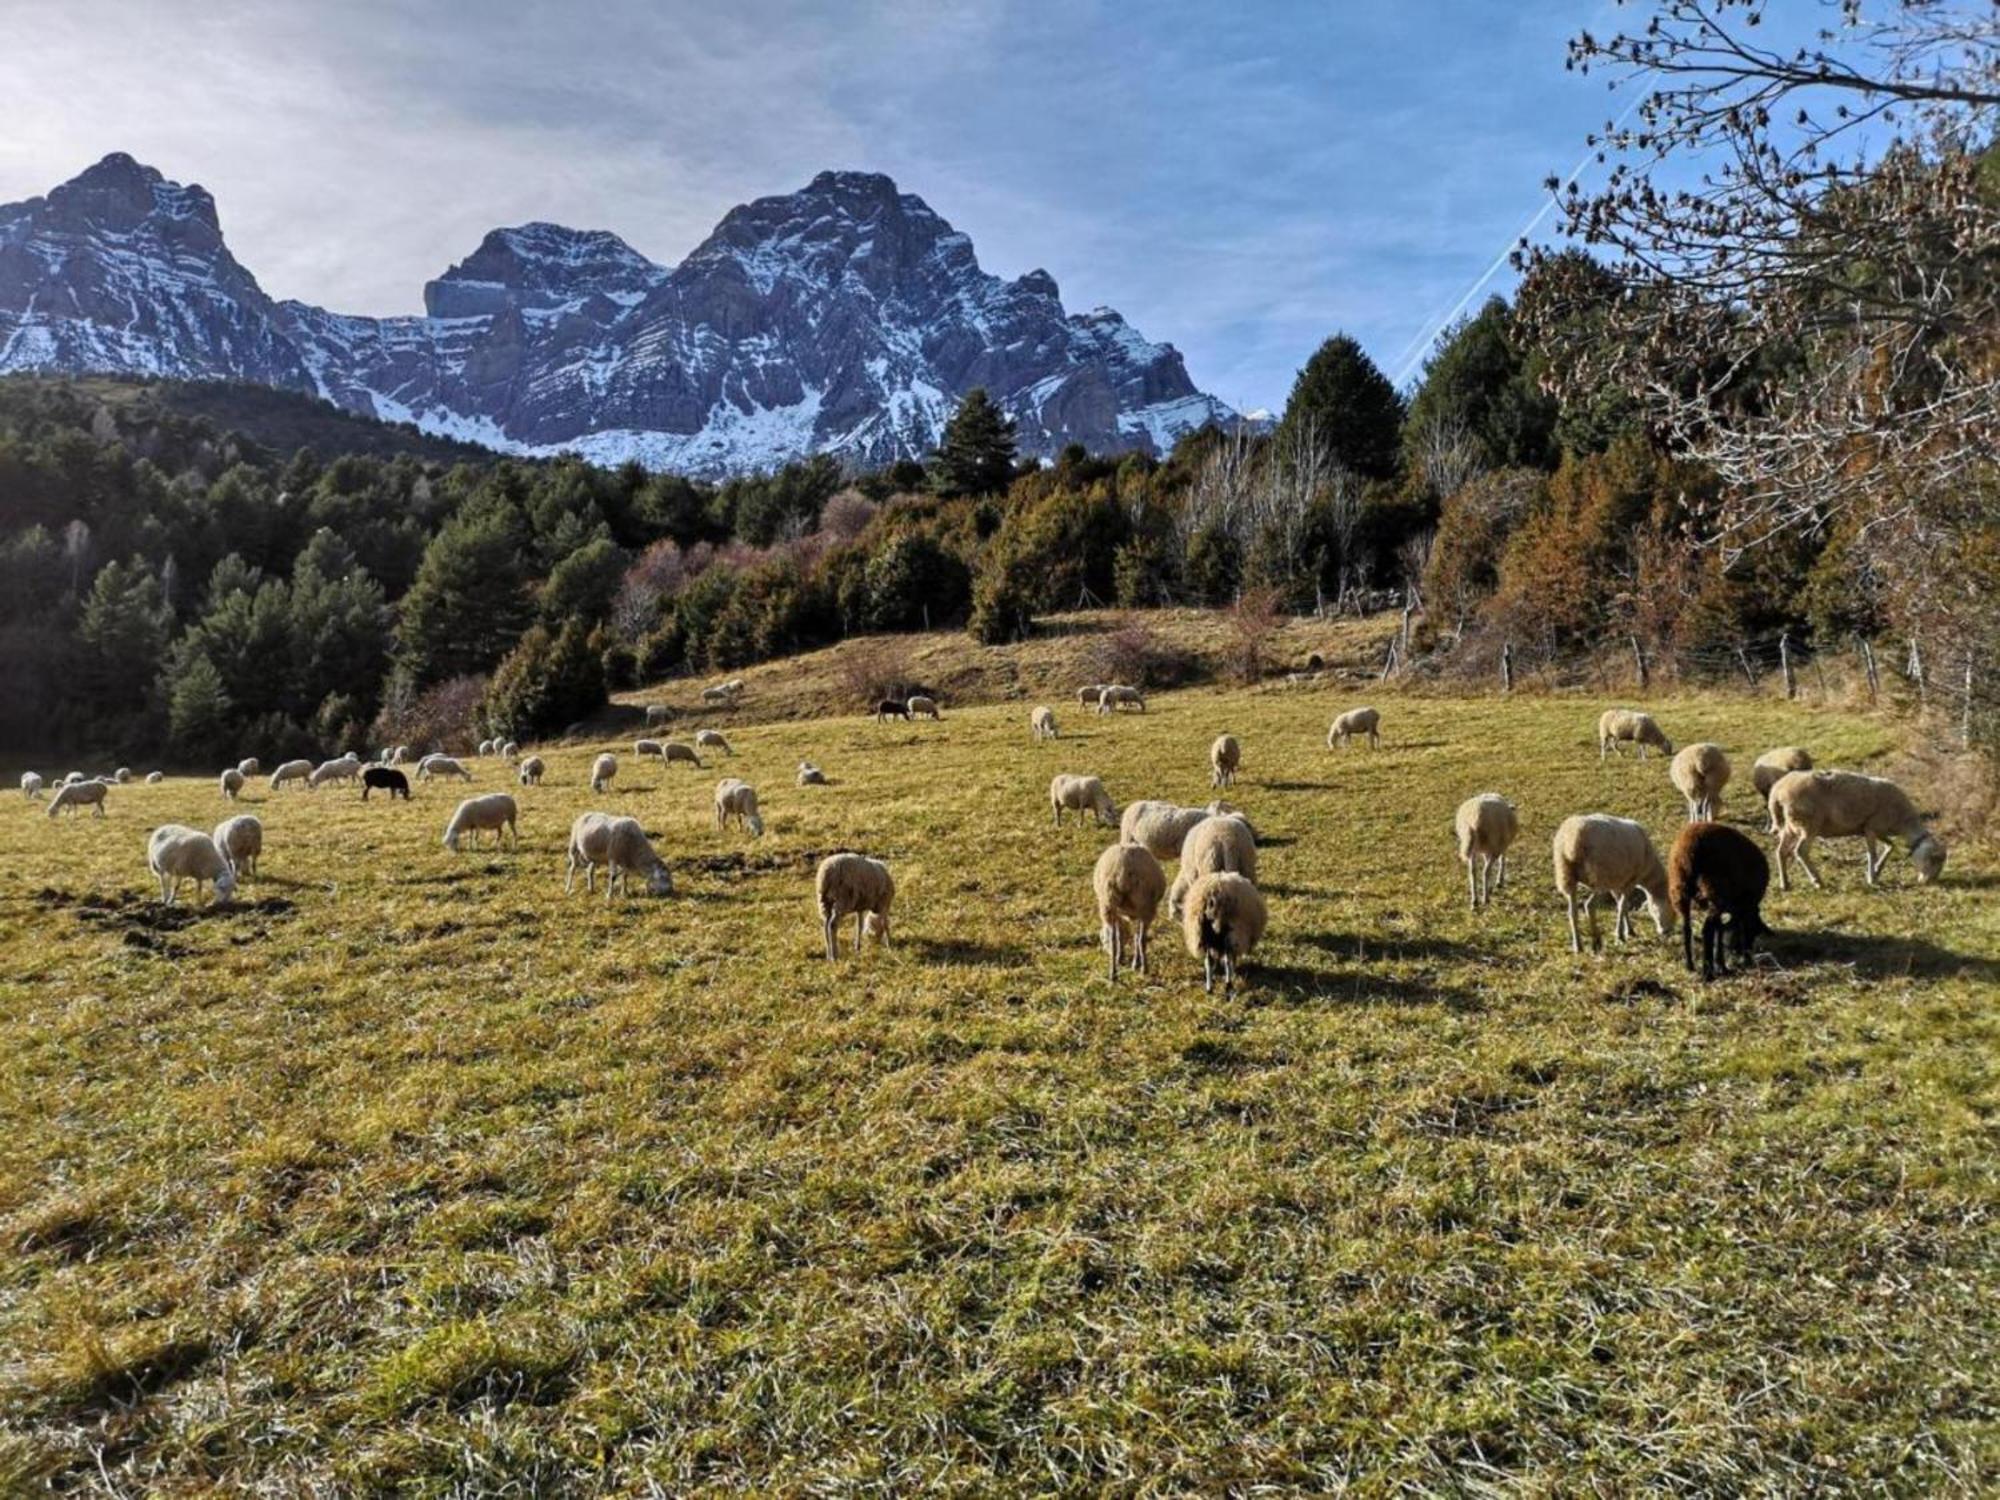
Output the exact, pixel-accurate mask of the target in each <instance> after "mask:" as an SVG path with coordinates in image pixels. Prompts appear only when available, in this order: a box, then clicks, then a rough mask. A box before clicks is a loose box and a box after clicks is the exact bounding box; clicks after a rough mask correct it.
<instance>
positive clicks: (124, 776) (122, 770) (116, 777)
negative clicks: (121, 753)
mask: <svg viewBox="0 0 2000 1500" xmlns="http://www.w3.org/2000/svg"><path fill="white" fill-rule="evenodd" d="M111 779H112V780H113V781H114V782H116V783H117V784H118V785H119V786H123V785H125V783H126V782H128V781H130V780H131V779H132V768H131V767H130V766H120V767H119V768H118V769H117V770H115V771H113V772H112V773H111Z"/></svg>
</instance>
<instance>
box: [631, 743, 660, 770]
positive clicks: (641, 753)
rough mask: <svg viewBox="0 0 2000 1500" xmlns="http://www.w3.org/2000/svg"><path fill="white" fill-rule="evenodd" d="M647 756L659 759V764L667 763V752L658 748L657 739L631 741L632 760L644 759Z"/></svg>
mask: <svg viewBox="0 0 2000 1500" xmlns="http://www.w3.org/2000/svg"><path fill="white" fill-rule="evenodd" d="M648 756H651V757H652V758H653V759H655V760H657V761H659V762H660V764H661V765H665V764H666V763H667V752H666V751H664V750H662V749H661V748H660V742H659V741H658V740H634V741H632V758H633V759H634V760H645V759H646V758H647V757H648Z"/></svg>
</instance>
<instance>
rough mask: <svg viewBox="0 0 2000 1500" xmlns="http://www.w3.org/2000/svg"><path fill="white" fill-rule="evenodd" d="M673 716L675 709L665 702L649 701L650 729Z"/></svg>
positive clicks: (647, 712)
mask: <svg viewBox="0 0 2000 1500" xmlns="http://www.w3.org/2000/svg"><path fill="white" fill-rule="evenodd" d="M673 716H674V711H673V710H672V709H671V708H668V707H667V705H666V704H664V703H648V704H647V705H646V727H647V728H648V729H651V728H652V727H653V726H654V725H655V724H665V723H667V722H668V721H670V720H671V719H672V718H673Z"/></svg>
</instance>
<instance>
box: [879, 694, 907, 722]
mask: <svg viewBox="0 0 2000 1500" xmlns="http://www.w3.org/2000/svg"><path fill="white" fill-rule="evenodd" d="M909 718H910V708H909V705H908V704H906V703H903V702H900V701H898V700H897V699H895V698H884V699H883V700H882V701H881V702H880V703H877V704H876V705H875V722H876V723H877V724H881V723H885V722H887V721H888V720H890V719H901V720H903V721H904V722H905V723H908V722H909Z"/></svg>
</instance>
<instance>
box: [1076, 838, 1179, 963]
mask: <svg viewBox="0 0 2000 1500" xmlns="http://www.w3.org/2000/svg"><path fill="white" fill-rule="evenodd" d="M1090 886H1091V889H1092V890H1093V891H1094V892H1096V894H1097V921H1098V931H1099V936H1100V938H1101V939H1102V941H1103V944H1104V951H1105V952H1106V953H1107V954H1108V955H1110V966H1111V982H1112V983H1113V984H1116V983H1117V982H1118V966H1119V965H1120V964H1122V963H1124V962H1126V961H1127V959H1126V955H1127V953H1128V952H1129V953H1130V954H1131V959H1130V962H1131V965H1132V967H1133V968H1135V969H1137V970H1138V971H1139V972H1140V973H1141V974H1143V973H1145V972H1146V935H1147V932H1148V930H1149V929H1150V928H1151V927H1152V925H1153V918H1154V917H1155V916H1156V915H1157V914H1158V912H1159V910H1160V897H1161V896H1163V895H1165V894H1166V889H1167V872H1166V871H1165V870H1163V869H1161V868H1160V862H1159V860H1157V859H1155V858H1154V857H1153V854H1152V851H1151V850H1149V849H1143V848H1141V847H1140V846H1139V845H1137V844H1113V845H1112V846H1111V847H1110V848H1108V849H1106V850H1105V851H1104V852H1103V853H1102V854H1100V855H1098V856H1097V868H1096V869H1094V870H1093V871H1092V872H1091V876H1090ZM1128 930H1129V947H1128Z"/></svg>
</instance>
